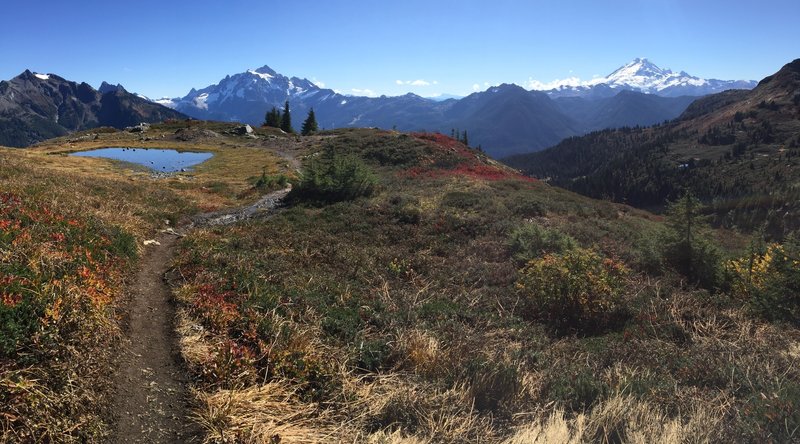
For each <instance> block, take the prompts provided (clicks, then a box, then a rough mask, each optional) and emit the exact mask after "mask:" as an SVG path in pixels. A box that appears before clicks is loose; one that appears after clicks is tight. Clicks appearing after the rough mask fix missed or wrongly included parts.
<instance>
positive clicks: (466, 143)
mask: <svg viewBox="0 0 800 444" xmlns="http://www.w3.org/2000/svg"><path fill="white" fill-rule="evenodd" d="M461 143H463V144H464V145H466V146H469V139H468V138H467V130H464V135H463V136H462V137H461Z"/></svg>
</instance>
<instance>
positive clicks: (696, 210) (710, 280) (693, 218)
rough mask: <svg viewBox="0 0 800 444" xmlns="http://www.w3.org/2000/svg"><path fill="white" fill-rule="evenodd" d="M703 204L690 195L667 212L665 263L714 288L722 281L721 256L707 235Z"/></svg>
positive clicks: (685, 196) (691, 279) (703, 285)
mask: <svg viewBox="0 0 800 444" xmlns="http://www.w3.org/2000/svg"><path fill="white" fill-rule="evenodd" d="M700 209H701V204H700V201H699V200H698V199H697V198H696V197H694V196H693V195H691V194H689V193H687V194H685V195H684V196H683V197H682V198H680V199H678V200H677V201H676V202H673V203H670V204H669V208H668V210H667V227H668V228H669V231H668V233H667V235H666V236H665V238H664V241H663V243H664V249H663V256H664V262H665V263H666V264H668V265H669V266H671V267H672V268H673V269H675V271H677V272H679V273H680V274H682V275H684V276H686V278H687V279H689V281H690V282H692V283H695V284H698V285H699V286H701V287H703V288H707V289H714V288H716V287H717V286H718V285H719V284H720V283H721V282H722V255H721V254H720V252H719V249H718V248H717V247H716V245H715V244H714V242H713V241H712V240H711V239H710V237H709V235H708V234H707V231H708V225H707V224H706V223H705V221H704V219H703V217H701V215H700Z"/></svg>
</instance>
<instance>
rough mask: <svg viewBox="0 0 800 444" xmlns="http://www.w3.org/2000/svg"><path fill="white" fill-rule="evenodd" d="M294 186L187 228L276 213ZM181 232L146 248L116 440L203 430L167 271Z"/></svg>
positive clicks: (119, 379) (120, 380)
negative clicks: (194, 412)
mask: <svg viewBox="0 0 800 444" xmlns="http://www.w3.org/2000/svg"><path fill="white" fill-rule="evenodd" d="M290 189H291V188H287V189H284V190H279V191H275V192H272V193H269V194H267V195H265V196H262V197H261V198H260V199H259V200H258V201H256V202H255V203H253V204H251V205H248V206H245V207H241V208H235V209H228V210H223V211H218V212H214V213H206V214H199V215H197V216H195V217H193V218H192V219H191V222H190V224H189V225H188V226H187V227H185V229H192V228H195V227H203V226H214V225H228V224H232V223H235V222H238V221H242V220H245V219H250V218H254V217H265V216H267V215H270V214H273V213H274V212H275V210H276V209H277V208H278V207H279V206H280V204H281V201H282V200H283V198H284V197H286V195H287V194H288V193H289V191H290ZM180 236H182V235H181V234H180V233H178V232H176V231H174V230H172V229H167V230H162V232H161V233H160V234H159V236H158V237H156V239H155V240H156V241H157V244H151V245H149V246H147V247H146V251H145V255H144V257H143V258H142V262H141V266H140V268H139V271H138V272H137V274H136V277H135V279H134V281H133V285H132V286H131V288H130V302H129V305H128V313H129V318H128V324H127V326H126V329H125V333H126V335H125V336H126V338H125V342H124V345H123V349H122V350H120V352H119V358H118V371H117V375H116V380H115V386H116V394H115V399H114V403H113V411H114V412H115V416H116V424H115V428H114V433H113V435H112V437H111V441H110V442H112V443H134V442H135V443H143V442H144V443H191V442H199V441H200V432H201V431H200V430H199V429H198V427H197V426H196V425H194V424H193V423H192V421H190V420H189V419H188V418H189V416H190V415H191V408H190V401H191V398H190V396H191V395H190V393H189V385H190V384H189V382H190V381H189V377H188V372H187V371H186V369H185V367H184V365H183V362H182V359H181V355H180V348H179V343H178V342H179V337H178V334H177V332H176V331H175V306H174V304H173V303H172V296H171V291H170V288H169V286H168V285H167V283H166V280H165V277H164V275H165V273H167V272H168V271H169V269H170V265H171V263H172V259H173V257H174V254H175V248H176V244H177V240H178V238H179V237H180Z"/></svg>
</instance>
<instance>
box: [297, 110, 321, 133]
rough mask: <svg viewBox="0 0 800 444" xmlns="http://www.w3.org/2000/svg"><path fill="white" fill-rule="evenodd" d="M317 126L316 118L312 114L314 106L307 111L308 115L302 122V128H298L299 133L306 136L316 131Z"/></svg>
mask: <svg viewBox="0 0 800 444" xmlns="http://www.w3.org/2000/svg"><path fill="white" fill-rule="evenodd" d="M318 129H319V128H318V127H317V118H316V116H314V108H311V110H310V111H309V112H308V117H306V120H305V122H303V128H302V129H301V130H300V133H301V134H302V135H304V136H307V135H309V134H311V133H315V132H317V130H318Z"/></svg>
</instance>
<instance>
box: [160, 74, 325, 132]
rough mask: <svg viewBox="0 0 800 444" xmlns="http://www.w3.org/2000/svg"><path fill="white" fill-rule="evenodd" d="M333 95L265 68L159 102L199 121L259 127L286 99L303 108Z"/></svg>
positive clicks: (303, 80) (301, 80)
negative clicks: (238, 123) (266, 115)
mask: <svg viewBox="0 0 800 444" xmlns="http://www.w3.org/2000/svg"><path fill="white" fill-rule="evenodd" d="M332 95H335V93H334V92H333V91H332V90H325V89H322V88H319V87H318V86H316V85H315V84H314V83H312V82H311V81H309V80H307V79H300V78H297V77H291V78H290V77H286V76H284V75H282V74H279V73H277V72H275V70H273V69H272V68H270V67H269V66H266V65H265V66H262V67H261V68H258V69H250V70H247V71H245V72H243V73H239V74H235V75H233V76H226V77H225V78H224V79H222V80H221V81H220V82H219V83H217V84H216V85H211V86H208V87H206V88H203V89H201V90H196V89H194V88H192V90H191V91H189V94H187V95H186V96H185V97H182V98H178V99H169V98H163V99H158V100H155V102H156V103H159V104H161V105H164V106H167V107H170V108H173V109H175V110H178V111H181V112H185V113H186V114H188V115H190V116H193V117H196V118H199V119H209V120H237V121H242V122H248V123H253V124H255V123H261V122H263V120H264V114H265V112H266V108H267V107H268V106H270V105H276V106H281V105H282V104H283V103H284V102H285V101H286V100H289V101H290V102H292V104H296V105H301V102H306V101H308V100H309V99H311V101H312V102H313V101H314V100H313V99H314V98H316V99H317V100H319V99H321V98H323V97H327V96H332ZM303 108H306V107H304V106H302V105H301V109H298V111H301V110H302V109H303ZM298 115H299V114H298Z"/></svg>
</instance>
